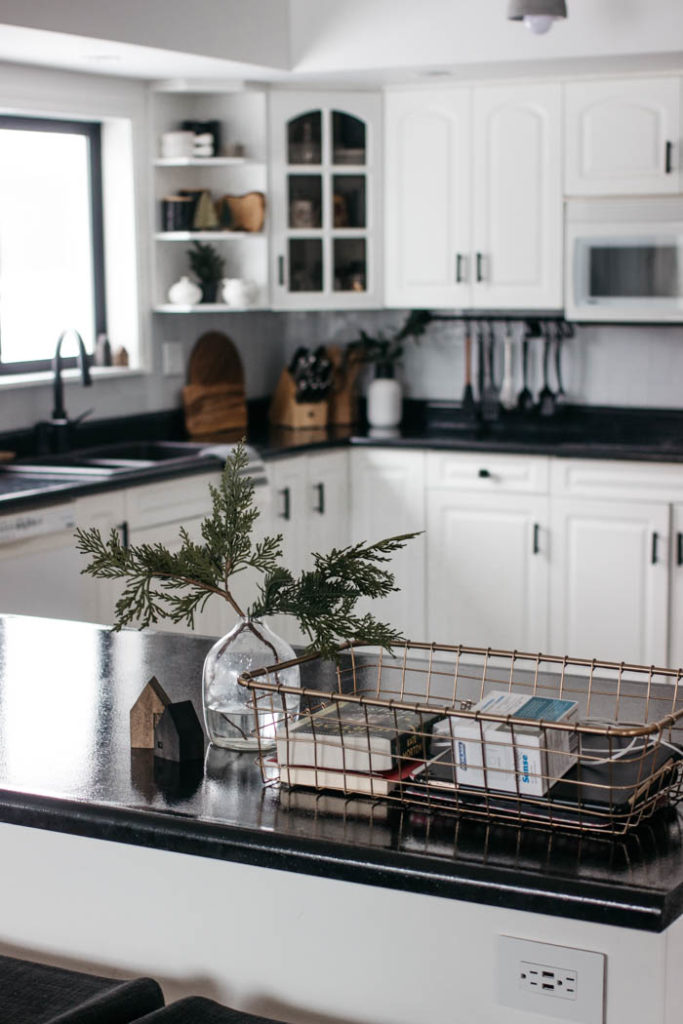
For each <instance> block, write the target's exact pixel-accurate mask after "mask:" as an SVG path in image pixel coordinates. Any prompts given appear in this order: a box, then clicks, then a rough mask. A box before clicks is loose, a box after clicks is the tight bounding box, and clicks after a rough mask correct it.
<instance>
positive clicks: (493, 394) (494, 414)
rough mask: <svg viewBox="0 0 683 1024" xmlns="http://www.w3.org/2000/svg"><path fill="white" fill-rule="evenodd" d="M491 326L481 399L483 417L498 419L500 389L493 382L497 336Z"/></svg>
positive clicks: (488, 419) (489, 419) (485, 418)
mask: <svg viewBox="0 0 683 1024" xmlns="http://www.w3.org/2000/svg"><path fill="white" fill-rule="evenodd" d="M488 327H489V345H488V358H487V359H485V363H484V390H483V393H482V399H481V415H482V419H484V420H487V421H489V422H490V421H491V420H496V419H498V414H499V412H500V405H499V403H498V389H497V388H496V385H495V384H494V382H493V370H494V360H493V356H494V347H495V343H496V336H495V334H494V331H493V327H492V326H491V324H489V325H488Z"/></svg>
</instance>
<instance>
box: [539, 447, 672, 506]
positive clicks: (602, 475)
mask: <svg viewBox="0 0 683 1024" xmlns="http://www.w3.org/2000/svg"><path fill="white" fill-rule="evenodd" d="M551 493H552V494H553V495H554V496H556V497H571V498H574V497H576V498H607V499H609V498H613V499H615V500H619V501H638V502H644V501H668V502H672V501H683V464H677V463H674V462H628V461H626V460H624V461H617V460H603V459H561V458H557V459H554V460H553V465H552V473H551Z"/></svg>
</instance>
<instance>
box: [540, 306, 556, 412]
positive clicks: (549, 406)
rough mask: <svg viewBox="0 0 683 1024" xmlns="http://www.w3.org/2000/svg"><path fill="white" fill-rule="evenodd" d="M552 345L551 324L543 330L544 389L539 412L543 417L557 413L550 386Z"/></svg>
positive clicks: (541, 393)
mask: <svg viewBox="0 0 683 1024" xmlns="http://www.w3.org/2000/svg"><path fill="white" fill-rule="evenodd" d="M551 343H552V338H551V331H550V324H546V325H545V327H544V328H543V387H542V388H541V392H540V394H539V396H538V411H539V413H540V414H541V416H553V415H554V413H555V395H554V394H553V392H552V391H551V390H550V387H549V385H548V372H549V369H550V346H551Z"/></svg>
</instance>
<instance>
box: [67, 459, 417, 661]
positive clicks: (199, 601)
mask: <svg viewBox="0 0 683 1024" xmlns="http://www.w3.org/2000/svg"><path fill="white" fill-rule="evenodd" d="M248 464H249V457H248V455H247V452H246V449H245V448H244V445H243V444H238V445H236V446H235V448H234V449H233V451H232V453H231V455H230V456H229V458H228V459H227V461H226V464H225V468H224V470H223V473H222V474H221V479H220V484H219V486H218V487H214V486H213V485H210V486H209V490H210V494H211V512H210V514H209V515H208V516H207V517H206V518H205V519H204V520H203V521H202V524H201V531H200V532H201V537H202V543H197V542H195V541H193V540H192V539H191V538H190V536H189V534H188V533H187V530H186V529H185V528H181V530H180V544H179V547H178V550H177V551H174V552H171V551H169V550H168V548H166V547H164V545H163V544H161V543H156V544H137V545H131V546H124V545H123V544H122V543H121V538H120V536H119V534H118V532H117V531H116V530H112V531H111V533H110V534H109V537H108V539H106V540H105V539H104V538H103V537H102V535H101V533H100V531H99V530H98V529H95V528H91V529H85V530H83V529H78V530H77V531H76V546H77V548H78V550H79V551H80V552H81V553H82V554H84V555H88V556H90V561H89V563H88V565H87V566H86V567H85V569H83V572H84V573H87V574H88V575H90V576H93V577H94V578H96V579H103V580H125V581H126V584H125V587H124V589H123V592H122V594H121V596H120V597H119V599H118V601H117V602H116V617H115V622H114V627H113V628H114V629H115V630H120V629H121V628H122V627H123V626H128V625H130V624H131V623H136V624H137V625H139V627H140V628H143V627H145V626H152V625H154V624H155V623H157V622H159V621H160V620H162V619H168V620H170V621H171V622H174V623H180V622H187V624H188V625H189V626H190V628H191V629H192V628H194V624H195V616H196V615H197V613H198V612H201V611H202V609H203V608H204V606H205V604H206V602H207V601H208V599H209V598H210V597H211V596H212V595H213V594H217V595H219V596H220V597H222V598H223V599H224V600H226V601H227V602H228V603H229V604H230V605H231V606H232V608H233V609H234V610H235V611H236V612H237V614H238V615H240V616H244V614H245V613H244V611H243V610H242V609H241V608H240V606H239V604H238V603H237V601H236V599H235V595H234V594H233V592H232V589H231V583H230V581H231V579H232V577H233V576H236V575H237V574H239V573H241V572H243V571H244V570H245V569H247V568H252V569H254V570H256V571H257V572H259V573H260V574H261V575H262V576H263V577H264V579H263V582H262V583H261V585H260V587H259V593H258V597H257V600H256V602H255V603H254V605H253V606H252V607H251V608H249V609H248V612H247V614H248V616H249V617H250V618H261V617H262V616H264V615H276V614H286V615H293V616H295V617H296V618H297V620H298V622H299V625H300V626H301V629H302V631H303V633H304V634H305V635H306V636H307V637H308V638H309V641H310V645H309V650H315V651H317V652H318V653H319V654H320V655H321V656H322V657H325V658H334V657H335V655H336V649H337V647H338V646H339V644H340V643H342V642H344V641H347V640H353V641H355V642H358V643H362V644H368V645H373V646H381V647H386V648H388V649H391V648H392V647H393V646H394V645H396V644H397V643H400V642H402V641H403V639H404V638H403V637H402V635H401V634H400V633H399V632H398V630H396V629H393V628H392V627H391V626H389V625H387V624H385V623H382V622H379V621H378V620H377V619H375V618H374V616H373V615H371V614H370V613H369V612H366V613H365V614H358V613H357V612H356V611H355V607H356V604H357V602H358V601H359V600H360V599H361V598H369V599H376V598H381V597H386V595H387V594H389V593H391V591H393V590H396V589H397V588H396V586H395V583H394V577H393V575H392V574H391V573H390V572H389V571H388V570H387V569H385V568H383V564H384V563H386V562H388V561H390V559H391V556H392V555H393V554H394V553H395V552H396V551H398V550H399V549H400V548H402V547H404V545H405V544H406V542H407V541H408V540H410V538H411V537H414V536H416V534H412V533H407V534H403V535H401V536H398V537H389V538H386V539H385V540H381V541H378V542H377V543H375V544H368V543H360V544H353V545H350V546H349V547H345V548H333V549H332V551H330V552H329V554H326V555H322V554H318V553H314V554H313V569H312V570H308V571H304V572H302V573H301V574H300V575H299V576H298V577H295V576H294V575H293V574H292V573H291V572H290V571H289V569H286V568H285V567H284V566H283V565H281V559H282V535H281V534H278V535H277V536H275V537H265V538H264V539H263V540H260V541H257V542H254V541H253V540H252V532H253V528H254V524H255V522H256V520H257V518H258V516H259V510H258V509H257V508H256V506H255V504H254V485H253V483H252V481H251V479H250V477H248V476H247V475H246V471H247V468H248Z"/></svg>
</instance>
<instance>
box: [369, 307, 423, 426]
mask: <svg viewBox="0 0 683 1024" xmlns="http://www.w3.org/2000/svg"><path fill="white" fill-rule="evenodd" d="M430 320H431V315H430V314H429V313H428V312H426V311H425V310H419V309H418V310H412V311H411V312H410V313H409V314H408V316H407V318H406V321H405V323H404V324H403V326H402V327H400V328H399V329H398V330H397V331H396V332H395V333H394V334H392V335H390V336H389V337H387V336H386V335H385V334H384V333H383V332H382V331H378V332H377V334H376V335H375V336H374V337H372V336H371V335H369V334H368V333H367V332H366V331H363V330H361V332H360V338H359V339H358V340H357V341H354V342H352V343H351V345H350V346H349V348H351V349H353V350H354V351H356V352H357V353H359V355H360V360H361V362H364V363H367V364H370V365H372V366H373V367H374V378H373V380H371V381H370V384H369V385H368V390H367V413H366V415H367V420H368V423H369V424H370V426H371V427H380V428H393V427H397V426H398V425H399V423H400V422H401V416H402V413H403V389H402V387H401V382H400V381H399V380H398V379H397V377H396V367H397V366H398V365H399V364H400V362H401V359H402V357H403V352H404V348H405V344H404V343H405V340H406V338H410V337H419V336H420V335H422V334H424V332H425V330H426V328H427V325H428V324H429V322H430Z"/></svg>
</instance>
